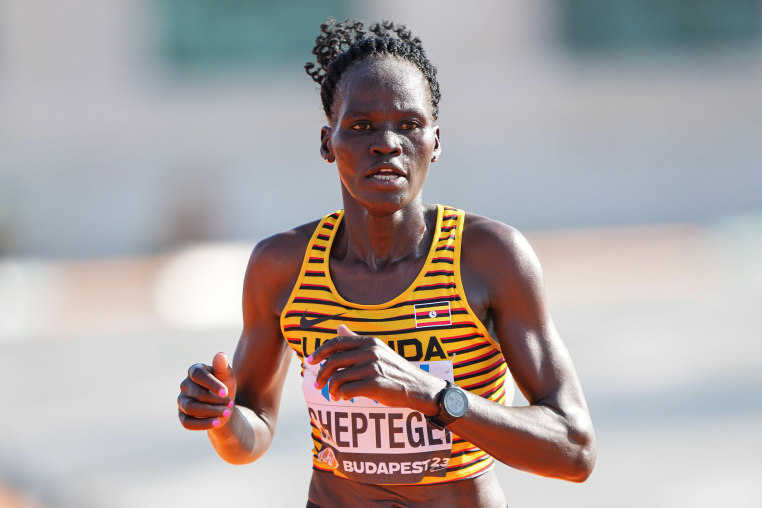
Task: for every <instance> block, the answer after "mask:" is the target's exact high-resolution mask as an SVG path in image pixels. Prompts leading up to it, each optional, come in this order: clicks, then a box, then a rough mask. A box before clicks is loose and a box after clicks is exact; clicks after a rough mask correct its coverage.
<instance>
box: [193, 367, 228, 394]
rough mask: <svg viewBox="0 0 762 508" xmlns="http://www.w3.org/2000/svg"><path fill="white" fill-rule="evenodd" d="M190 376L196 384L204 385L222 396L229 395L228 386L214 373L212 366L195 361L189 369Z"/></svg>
mask: <svg viewBox="0 0 762 508" xmlns="http://www.w3.org/2000/svg"><path fill="white" fill-rule="evenodd" d="M188 377H189V378H190V379H191V380H192V381H193V382H195V383H196V384H198V385H200V386H203V387H204V388H206V389H207V390H209V391H210V392H212V393H214V394H215V395H219V396H220V397H227V394H228V388H227V386H225V383H223V382H222V381H220V380H219V379H217V378H216V377H215V376H214V374H213V373H212V367H210V366H209V365H205V364H203V363H195V364H193V365H191V367H190V369H188Z"/></svg>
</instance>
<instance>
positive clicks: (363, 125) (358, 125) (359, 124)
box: [350, 122, 370, 131]
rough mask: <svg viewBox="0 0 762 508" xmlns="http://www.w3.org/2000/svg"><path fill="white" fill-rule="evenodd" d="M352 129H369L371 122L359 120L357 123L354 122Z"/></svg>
mask: <svg viewBox="0 0 762 508" xmlns="http://www.w3.org/2000/svg"><path fill="white" fill-rule="evenodd" d="M350 129H352V130H353V131H367V130H368V129H370V123H368V122H357V123H354V124H352V126H351V127H350Z"/></svg>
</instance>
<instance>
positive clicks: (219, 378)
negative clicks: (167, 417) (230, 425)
mask: <svg viewBox="0 0 762 508" xmlns="http://www.w3.org/2000/svg"><path fill="white" fill-rule="evenodd" d="M235 392H236V382H235V375H234V374H233V369H232V368H231V367H230V364H229V363H228V357H227V356H226V355H225V353H217V354H216V355H214V359H213V360H212V365H211V366H210V365H206V364H203V363H195V364H193V365H191V366H190V368H189V369H188V377H186V378H185V379H183V381H182V383H180V395H179V396H178V397H177V407H178V410H179V411H178V416H179V418H180V423H181V424H182V426H183V427H185V428H186V429H188V430H209V429H214V428H218V427H220V426H222V425H224V424H225V423H227V421H228V419H229V418H230V415H231V414H232V413H233V411H234V410H235V404H234V401H235Z"/></svg>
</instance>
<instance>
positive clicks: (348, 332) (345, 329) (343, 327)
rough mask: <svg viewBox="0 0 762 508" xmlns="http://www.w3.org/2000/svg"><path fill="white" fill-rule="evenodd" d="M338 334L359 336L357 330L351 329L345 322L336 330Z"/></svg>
mask: <svg viewBox="0 0 762 508" xmlns="http://www.w3.org/2000/svg"><path fill="white" fill-rule="evenodd" d="M336 335H338V336H342V335H344V336H355V337H359V336H358V335H357V334H356V333H355V332H353V331H352V330H350V329H349V327H348V326H347V325H345V324H344V323H342V324H340V325H339V328H338V329H337V330H336Z"/></svg>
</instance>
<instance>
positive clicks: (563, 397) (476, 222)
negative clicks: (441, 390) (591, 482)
mask: <svg viewBox="0 0 762 508" xmlns="http://www.w3.org/2000/svg"><path fill="white" fill-rule="evenodd" d="M469 219H470V220H469V222H467V224H466V228H465V229H464V234H468V236H467V237H465V238H464V244H463V256H462V263H461V266H462V270H463V280H464V285H465V286H466V292H467V294H468V297H469V302H470V303H471V305H472V307H473V308H474V309H475V311H477V313H479V311H478V310H476V309H480V310H482V311H490V312H491V313H492V316H493V318H494V324H495V331H496V334H497V339H498V340H499V342H500V346H501V349H502V352H503V355H504V357H505V359H506V361H507V363H508V366H509V367H510V369H511V372H512V374H513V377H514V379H515V380H516V384H517V385H518V387H519V389H520V390H521V392H522V393H523V394H524V396H525V397H526V399H527V400H528V401H529V406H526V407H506V406H501V405H498V404H495V403H493V402H490V401H488V400H486V399H482V398H480V397H478V396H474V395H472V394H469V403H470V407H469V411H468V413H467V415H466V416H465V417H464V418H461V419H460V420H458V421H456V422H455V423H453V424H452V425H450V428H451V430H452V431H453V432H455V433H456V434H458V435H460V436H462V437H464V438H465V439H468V440H469V441H471V442H473V443H474V444H476V445H477V446H479V447H480V448H482V449H484V450H485V451H487V452H489V453H490V454H492V455H493V456H494V457H495V458H497V459H498V460H500V461H501V462H503V463H505V464H507V465H509V466H512V467H515V468H517V469H521V470H524V471H528V472H532V473H535V474H539V475H543V476H550V477H555V478H561V479H565V480H570V481H584V480H585V479H586V478H587V477H588V476H589V475H590V472H591V471H592V468H593V465H594V463H595V456H596V449H595V436H594V433H593V427H592V422H591V420H590V415H589V413H588V409H587V404H586V402H585V398H584V395H583V392H582V388H581V386H580V383H579V381H578V379H577V374H576V372H575V369H574V366H573V364H572V361H571V357H570V356H569V353H568V351H567V349H566V347H565V346H564V344H563V342H562V341H561V339H560V337H559V335H558V332H557V331H556V329H555V326H554V325H553V322H552V319H551V316H550V313H549V311H548V309H547V307H546V303H545V296H544V294H543V289H542V275H541V269H540V266H539V262H538V261H537V258H536V256H535V255H534V252H533V251H532V249H531V247H530V246H529V244H528V243H527V242H526V240H525V239H524V238H523V237H522V236H521V234H520V233H518V232H517V231H516V230H514V229H512V228H510V227H508V226H506V225H504V224H501V223H498V222H494V221H490V220H488V219H484V218H481V217H471V216H470V217H469Z"/></svg>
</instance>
